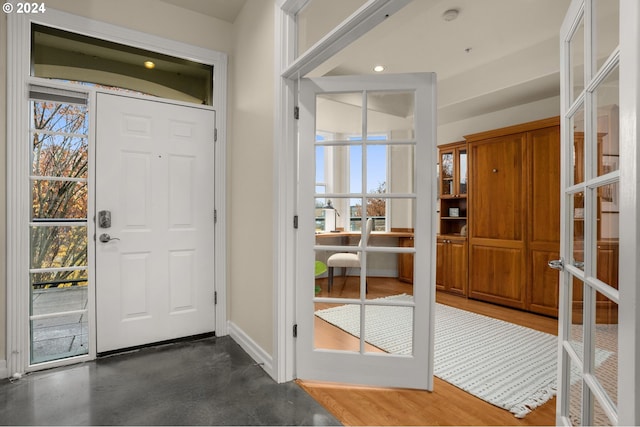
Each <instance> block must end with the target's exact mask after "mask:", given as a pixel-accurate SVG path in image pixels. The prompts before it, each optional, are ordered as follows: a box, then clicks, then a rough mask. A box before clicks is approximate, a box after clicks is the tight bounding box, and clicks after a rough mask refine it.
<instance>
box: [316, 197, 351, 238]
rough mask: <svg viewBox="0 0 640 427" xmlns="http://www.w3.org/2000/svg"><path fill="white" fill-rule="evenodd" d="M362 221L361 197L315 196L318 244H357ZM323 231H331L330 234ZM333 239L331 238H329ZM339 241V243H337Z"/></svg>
mask: <svg viewBox="0 0 640 427" xmlns="http://www.w3.org/2000/svg"><path fill="white" fill-rule="evenodd" d="M361 222H362V199H360V198H358V199H351V198H348V197H333V198H326V197H316V199H315V223H316V226H315V230H316V234H318V236H317V239H316V240H317V241H316V244H318V245H336V244H338V245H342V246H353V245H357V244H358V241H359V239H360V230H361V228H362V227H361ZM324 233H332V234H331V235H330V236H327V235H324ZM329 239H333V240H329ZM336 239H337V240H336ZM337 242H341V243H337Z"/></svg>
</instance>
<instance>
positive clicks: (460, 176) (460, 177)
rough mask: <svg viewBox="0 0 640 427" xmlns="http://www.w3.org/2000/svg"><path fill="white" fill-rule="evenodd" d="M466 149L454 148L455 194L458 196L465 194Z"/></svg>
mask: <svg viewBox="0 0 640 427" xmlns="http://www.w3.org/2000/svg"><path fill="white" fill-rule="evenodd" d="M468 169H469V168H468V165H467V149H466V147H465V148H457V149H456V171H455V172H456V179H455V182H456V194H457V195H458V197H464V196H466V195H467V170H468Z"/></svg>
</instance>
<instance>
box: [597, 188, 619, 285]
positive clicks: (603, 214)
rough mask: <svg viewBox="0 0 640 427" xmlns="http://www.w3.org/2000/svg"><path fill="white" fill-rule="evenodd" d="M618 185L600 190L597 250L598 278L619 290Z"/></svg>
mask: <svg viewBox="0 0 640 427" xmlns="http://www.w3.org/2000/svg"><path fill="white" fill-rule="evenodd" d="M618 189H619V186H618V183H615V184H609V185H605V186H603V187H600V188H599V189H598V198H599V201H598V205H599V208H600V221H598V241H597V242H596V243H595V244H597V248H596V251H595V252H596V256H597V260H596V269H597V276H596V277H597V278H598V279H600V280H602V281H603V282H605V283H606V284H607V285H609V286H612V287H614V288H616V289H617V288H618V259H619V250H618V242H619V239H620V221H619V220H620V212H619V211H618V197H619V194H618V191H619V190H618Z"/></svg>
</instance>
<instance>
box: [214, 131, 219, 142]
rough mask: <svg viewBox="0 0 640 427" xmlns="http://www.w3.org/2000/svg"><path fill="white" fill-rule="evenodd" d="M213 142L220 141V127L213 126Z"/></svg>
mask: <svg viewBox="0 0 640 427" xmlns="http://www.w3.org/2000/svg"><path fill="white" fill-rule="evenodd" d="M213 142H218V128H213Z"/></svg>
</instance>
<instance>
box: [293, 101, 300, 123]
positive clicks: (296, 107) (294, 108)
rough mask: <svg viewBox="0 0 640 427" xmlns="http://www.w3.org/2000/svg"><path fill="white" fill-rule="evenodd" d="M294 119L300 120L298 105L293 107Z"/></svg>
mask: <svg viewBox="0 0 640 427" xmlns="http://www.w3.org/2000/svg"><path fill="white" fill-rule="evenodd" d="M293 118H294V119H296V120H299V119H300V107H298V106H297V105H296V106H295V107H293Z"/></svg>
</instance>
